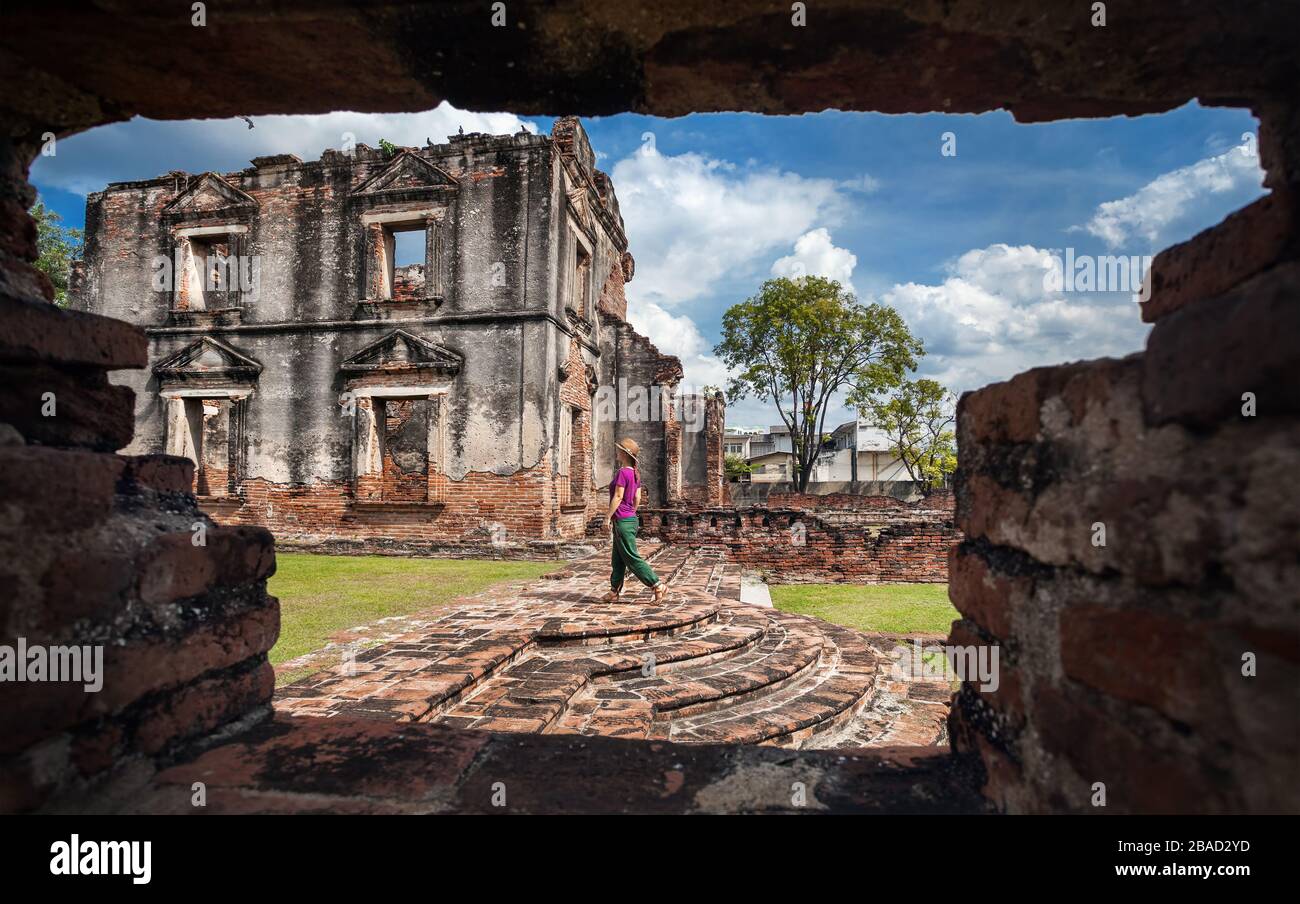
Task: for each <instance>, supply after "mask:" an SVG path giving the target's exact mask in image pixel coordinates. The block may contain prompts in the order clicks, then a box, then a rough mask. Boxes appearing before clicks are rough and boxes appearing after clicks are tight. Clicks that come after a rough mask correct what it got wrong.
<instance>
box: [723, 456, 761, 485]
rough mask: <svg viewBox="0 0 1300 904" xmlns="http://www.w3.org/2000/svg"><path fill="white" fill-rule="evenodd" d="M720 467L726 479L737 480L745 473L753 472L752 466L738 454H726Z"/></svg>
mask: <svg viewBox="0 0 1300 904" xmlns="http://www.w3.org/2000/svg"><path fill="white" fill-rule="evenodd" d="M722 468H723V470H724V471H725V472H726V475H727V479H728V480H739V479H740V478H741V477H744V476H745V475H747V474H752V473H754V466H753V465H751V464H750V463H749V462H747V461H745V459H743V458H741V457H740V456H739V455H727V456H725V457H724V458H723V459H722Z"/></svg>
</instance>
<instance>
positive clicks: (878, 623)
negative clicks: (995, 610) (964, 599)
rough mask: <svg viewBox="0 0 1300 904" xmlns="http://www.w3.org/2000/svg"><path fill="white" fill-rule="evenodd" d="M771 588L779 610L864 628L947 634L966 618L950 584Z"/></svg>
mask: <svg viewBox="0 0 1300 904" xmlns="http://www.w3.org/2000/svg"><path fill="white" fill-rule="evenodd" d="M771 591H772V604H773V605H774V606H776V608H778V609H782V610H784V611H786V612H795V613H798V614H799V615H812V616H815V617H817V618H820V619H822V620H824V621H828V622H831V623H832V624H836V625H844V626H845V627H846V628H857V629H858V630H860V631H880V632H883V633H885V634H914V633H931V634H947V633H948V630H949V628H951V627H952V622H953V619H957V618H961V615H959V614H958V612H957V610H956V609H954V608H953V607H952V603H950V602H949V601H948V585H947V584H869V585H861V584H785V585H781V586H773V587H772V588H771Z"/></svg>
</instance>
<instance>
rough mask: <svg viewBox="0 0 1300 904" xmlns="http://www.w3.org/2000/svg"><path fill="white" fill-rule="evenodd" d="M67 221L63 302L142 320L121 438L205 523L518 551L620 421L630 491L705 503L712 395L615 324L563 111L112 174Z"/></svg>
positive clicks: (616, 248)
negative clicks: (518, 125)
mask: <svg viewBox="0 0 1300 904" xmlns="http://www.w3.org/2000/svg"><path fill="white" fill-rule="evenodd" d="M86 222H87V244H86V255H85V260H84V261H83V262H82V263H81V265H80V267H79V269H78V272H77V273H76V281H75V282H76V286H75V292H74V294H75V296H76V300H75V302H74V306H75V307H77V308H79V309H81V310H87V311H91V312H94V313H97V314H103V315H107V316H110V317H117V318H120V319H123V320H126V321H128V322H131V323H134V324H136V325H138V326H141V327H143V328H144V329H145V332H146V335H147V336H148V337H149V368H148V369H147V370H145V371H140V372H128V374H127V375H126V376H125V377H124V379H123V381H122V382H123V383H124V384H125V385H128V386H129V387H130V388H131V389H132V390H133V391H134V394H135V401H136V405H135V415H136V430H135V435H134V438H133V439H132V441H131V443H130V445H129V446H128V447H127V449H126V450H125V451H126V452H127V453H135V454H141V453H159V452H166V453H168V454H171V455H178V456H183V457H185V458H189V459H190V460H191V461H192V462H194V463H195V477H194V487H193V490H194V493H195V494H196V495H197V497H198V499H199V502H200V503H201V505H202V506H203V509H204V511H206V512H208V513H209V514H211V515H212V516H213V517H215V518H217V519H218V520H219V521H220V522H222V523H227V524H258V525H262V526H264V527H268V528H270V529H272V530H274V531H275V533H276V536H277V537H278V538H279V539H280V540H281V542H282V543H284V542H302V543H311V544H313V545H317V546H324V547H327V548H334V549H345V550H347V549H359V548H367V549H374V548H379V549H384V550H392V549H400V550H419V551H424V552H429V551H437V550H441V549H448V548H450V549H453V550H455V549H458V548H463V547H466V546H469V547H486V546H489V545H491V546H493V547H496V548H498V549H507V548H516V547H519V546H521V545H524V544H526V543H528V542H529V541H531V546H530V547H528V548H529V550H530V551H532V552H534V553H536V552H539V551H543V550H545V549H546V548H547V547H548V546H549V547H554V546H556V545H557V544H562V543H563V542H564V541H572V540H575V539H577V538H580V537H582V536H583V534H584V533H585V531H586V529H587V525H588V522H589V521H591V520H592V519H594V518H598V516H599V514H600V512H601V511H602V507H603V506H604V504H605V500H604V497H603V496H602V494H601V493H600V492H599V490H601V489H603V488H604V487H605V486H606V485H607V484H608V483H609V480H610V479H611V477H612V467H613V461H614V451H613V444H614V440H615V437H616V436H624V435H631V436H633V437H634V438H636V439H637V440H638V441H639V442H640V443H641V447H642V449H643V450H644V455H643V457H642V460H641V462H640V468H641V472H642V478H643V480H644V482H645V485H646V488H647V491H648V493H649V496H650V500H651V502H652V504H655V505H659V506H672V505H677V504H683V503H686V502H713V503H714V504H717V503H718V502H720V498H721V497H720V491H721V479H722V478H721V453H720V451H719V450H720V447H719V448H714V447H715V446H718V444H719V443H720V442H721V431H722V419H723V411H722V406H721V405H720V404H718V403H716V401H714V400H708V401H707V403H706V401H705V400H703V399H702V398H699V397H695V396H687V397H678V395H677V388H678V384H679V383H680V381H681V378H682V370H681V364H680V363H679V362H678V360H677V359H676V358H674V357H672V356H669V355H663V354H660V353H659V352H658V351H657V350H656V349H655V347H654V346H653V345H652V344H651V343H650V342H649V340H647V339H646V338H645V337H643V336H641V335H639V334H638V333H637V332H636V331H635V330H634V329H633V328H632V327H631V326H630V325H629V324H628V323H627V321H626V312H627V302H626V299H625V298H624V294H623V292H624V289H623V287H624V284H625V283H626V281H627V280H630V279H631V278H632V276H633V269H634V263H633V259H632V255H631V253H630V252H629V251H628V240H627V236H626V235H625V233H624V230H623V220H622V217H621V216H620V214H619V209H618V198H617V196H616V195H615V192H614V186H613V185H612V183H611V182H610V179H609V177H608V176H606V175H605V174H604V173H602V172H600V171H599V170H598V169H596V167H595V154H594V152H593V150H592V148H591V145H590V143H589V141H588V140H587V135H586V132H585V131H584V130H583V128H582V126H581V124H580V123H579V122H578V120H577V119H576V118H562V119H559V120H557V121H556V123H555V126H554V129H553V131H552V134H551V135H549V136H545V135H534V134H530V133H527V132H521V133H519V134H516V135H483V134H471V135H455V136H452V137H451V138H449V139H448V140H447V143H445V144H439V145H432V144H431V145H428V146H426V147H423V148H418V149H417V148H398V149H390V150H389V151H384V150H376V149H372V148H369V147H367V146H365V145H359V146H356V147H354V148H348V149H347V150H346V151H340V150H327V151H325V152H324V154H322V156H321V159H320V160H317V161H313V162H310V163H304V162H302V161H301V160H299V159H298V158H297V157H294V156H293V155H288V154H282V155H278V156H270V157H259V158H257V159H256V160H254V161H253V162H252V166H250V167H249V168H248V169H246V170H243V171H242V172H234V173H222V174H218V173H202V174H197V175H192V174H187V173H181V172H173V173H169V174H168V175H166V176H161V177H159V178H157V179H149V180H144V181H137V182H123V183H114V184H113V185H110V186H109V187H108V188H107V189H106V190H104V191H102V192H96V193H94V194H92V195H91V196H90V198H89V200H88V203H87V216H86ZM399 236H406V237H407V238H410V237H414V238H415V239H416V241H417V242H418V246H419V247H420V248H421V249H423V261H422V263H416V264H410V265H406V266H397V261H396V256H397V252H396V245H397V241H398V239H399Z"/></svg>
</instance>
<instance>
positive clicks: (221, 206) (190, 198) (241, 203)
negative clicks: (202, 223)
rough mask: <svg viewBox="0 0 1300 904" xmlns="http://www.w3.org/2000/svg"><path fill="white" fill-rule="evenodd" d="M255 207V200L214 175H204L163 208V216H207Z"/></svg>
mask: <svg viewBox="0 0 1300 904" xmlns="http://www.w3.org/2000/svg"><path fill="white" fill-rule="evenodd" d="M256 207H257V200H256V199H255V198H254V197H253V196H252V195H250V194H248V193H247V192H244V191H241V190H240V189H238V188H235V187H234V186H233V185H231V184H230V183H229V182H227V181H226V180H225V179H223V178H221V177H220V176H218V175H217V174H216V173H204V174H203V175H202V176H200V177H199V179H198V181H196V182H195V183H194V184H193V185H191V186H190V187H189V188H188V189H186V190H185V191H184V192H182V193H181V194H180V195H179V196H178V197H177V198H176V199H175V200H174V201H172V202H171V203H170V204H168V205H167V206H166V207H164V208H163V213H164V214H171V215H173V216H177V215H184V214H207V213H213V212H216V211H221V210H227V209H231V210H235V211H239V212H243V211H245V210H248V209H250V208H256Z"/></svg>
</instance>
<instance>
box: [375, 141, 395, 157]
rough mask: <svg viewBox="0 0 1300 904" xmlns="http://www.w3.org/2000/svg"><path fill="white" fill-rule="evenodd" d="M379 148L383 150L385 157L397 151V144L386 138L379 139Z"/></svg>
mask: <svg viewBox="0 0 1300 904" xmlns="http://www.w3.org/2000/svg"><path fill="white" fill-rule="evenodd" d="M379 149H380V150H381V151H383V152H384V156H385V157H391V156H393V155H394V154H396V153H397V150H398V148H397V145H395V144H393V143H392V142H391V141H389V140H388V139H387V138H381V139H379Z"/></svg>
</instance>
